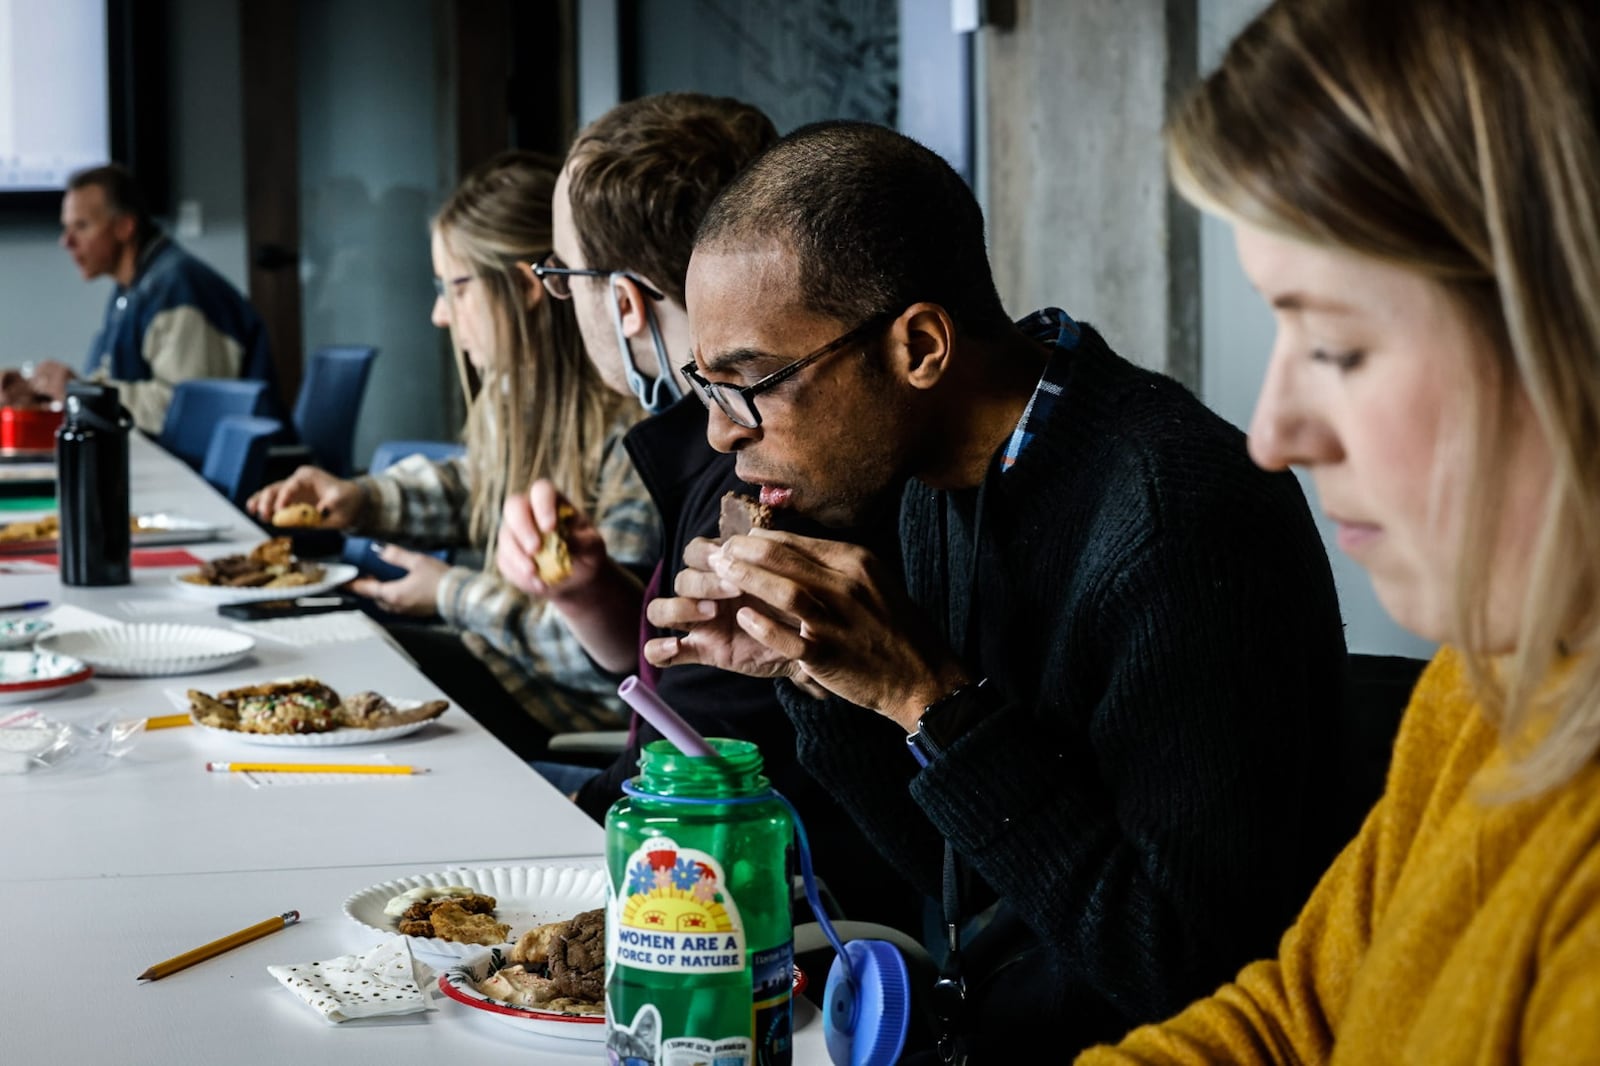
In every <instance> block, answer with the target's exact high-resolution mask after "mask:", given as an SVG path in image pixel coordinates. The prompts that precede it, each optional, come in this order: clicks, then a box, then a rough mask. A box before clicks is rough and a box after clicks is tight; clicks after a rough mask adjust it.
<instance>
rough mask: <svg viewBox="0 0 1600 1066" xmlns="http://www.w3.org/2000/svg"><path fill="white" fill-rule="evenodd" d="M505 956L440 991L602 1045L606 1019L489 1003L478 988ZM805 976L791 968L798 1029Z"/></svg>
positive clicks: (459, 972) (492, 956) (464, 967)
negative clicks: (792, 970)
mask: <svg viewBox="0 0 1600 1066" xmlns="http://www.w3.org/2000/svg"><path fill="white" fill-rule="evenodd" d="M506 961H507V960H506V955H505V953H504V952H502V951H501V950H500V949H499V948H492V949H490V950H489V951H487V952H485V953H484V954H482V955H479V956H478V957H476V958H473V959H469V960H467V961H466V962H465V963H462V964H461V965H459V966H455V967H453V968H451V969H449V970H446V971H445V972H444V973H442V974H440V975H439V991H441V992H443V993H444V994H445V995H446V996H448V997H450V998H451V999H453V1000H455V1001H456V1002H457V1003H460V1004H461V1005H462V1006H465V1007H471V1008H472V1009H473V1010H480V1011H483V1012H484V1014H485V1015H486V1016H488V1017H490V1018H493V1019H494V1020H495V1021H499V1022H504V1023H505V1024H507V1025H510V1026H512V1027H513V1028H516V1029H519V1030H521V1031H522V1032H524V1033H530V1034H538V1035H540V1036H550V1037H556V1038H559V1039H563V1040H583V1041H592V1042H594V1043H604V1042H605V1039H606V1027H605V1021H606V1018H605V1015H603V1014H562V1013H556V1012H552V1011H540V1010H533V1009H531V1008H528V1007H518V1006H515V1005H513V1004H510V1003H505V1002H502V1001H501V1000H498V999H492V998H490V997H489V996H486V995H484V994H483V993H482V992H479V991H478V985H479V984H481V983H482V982H484V981H487V980H488V979H489V978H490V977H492V976H494V974H495V973H496V972H497V971H498V970H499V969H500V968H501V967H502V966H504V965H505V964H506ZM806 984H807V981H806V975H805V972H804V971H803V970H801V969H800V967H798V966H796V967H795V968H794V996H795V1000H796V1004H795V1008H796V1019H795V1023H794V1027H795V1028H796V1029H798V1028H800V1025H801V1019H800V1016H799V1015H800V1009H801V1004H800V1002H799V1001H800V996H801V993H803V992H804V991H805V990H806Z"/></svg>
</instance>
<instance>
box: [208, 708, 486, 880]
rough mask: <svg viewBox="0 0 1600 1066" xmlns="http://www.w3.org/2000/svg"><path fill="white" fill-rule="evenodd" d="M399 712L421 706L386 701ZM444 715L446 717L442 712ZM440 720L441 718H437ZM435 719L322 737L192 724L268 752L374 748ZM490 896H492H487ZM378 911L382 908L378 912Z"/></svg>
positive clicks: (341, 731)
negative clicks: (358, 747)
mask: <svg viewBox="0 0 1600 1066" xmlns="http://www.w3.org/2000/svg"><path fill="white" fill-rule="evenodd" d="M389 702H390V703H392V704H394V705H395V707H396V708H398V709H399V710H402V711H405V710H409V709H411V708H412V707H416V706H418V705H419V704H421V703H422V702H423V701H422V700H390V701H389ZM443 713H444V714H448V713H449V710H448V709H446V710H445V711H444V712H443ZM441 717H442V715H441ZM438 720H439V719H438V718H428V719H424V720H423V721H421V722H407V723H406V724H405V725H391V726H384V727H383V728H382V729H353V728H350V727H348V726H345V727H341V728H339V729H330V730H328V731H327V732H326V733H246V732H243V731H241V730H238V729H221V728H219V727H217V726H214V725H201V724H200V723H199V722H196V723H195V726H196V728H198V729H199V730H200V731H201V732H202V733H214V734H216V735H217V736H219V737H227V738H228V739H229V740H242V741H243V742H244V743H246V744H262V745H265V746H266V747H269V748H339V747H344V746H345V745H347V744H375V743H377V742H378V741H380V740H396V739H398V738H400V737H408V736H410V735H411V734H412V733H417V732H420V731H421V730H424V729H426V728H428V726H430V725H432V724H433V723H434V722H437V721H438ZM490 895H493V893H490ZM378 909H379V910H380V911H381V910H382V909H383V908H382V907H380V908H378Z"/></svg>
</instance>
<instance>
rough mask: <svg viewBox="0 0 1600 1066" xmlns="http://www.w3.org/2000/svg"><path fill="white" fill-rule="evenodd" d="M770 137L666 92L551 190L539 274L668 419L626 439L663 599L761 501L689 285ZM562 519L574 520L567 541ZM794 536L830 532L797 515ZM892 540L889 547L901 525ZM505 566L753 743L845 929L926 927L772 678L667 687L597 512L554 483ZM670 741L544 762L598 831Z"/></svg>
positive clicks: (513, 578) (598, 134)
mask: <svg viewBox="0 0 1600 1066" xmlns="http://www.w3.org/2000/svg"><path fill="white" fill-rule="evenodd" d="M776 139H777V133H776V131H775V130H774V129H773V127H772V124H771V122H770V121H769V120H768V119H767V117H766V116H765V115H763V114H762V113H761V112H760V111H758V110H757V109H755V108H753V107H751V106H749V105H747V104H742V103H740V102H738V101H735V100H730V99H726V98H714V97H708V96H703V95H700V94H695V93H663V94H660V95H657V96H650V97H644V98H642V99H639V100H632V101H629V102H627V103H623V104H620V105H618V106H617V107H616V108H613V109H612V110H611V111H609V112H607V113H606V114H605V115H603V116H601V117H600V118H599V119H597V120H596V121H595V122H594V123H592V124H591V125H590V126H588V127H587V128H586V129H584V130H583V132H581V133H580V134H579V135H578V138H577V140H576V141H575V143H574V144H573V147H572V149H571V151H570V153H569V154H568V156H567V160H566V163H565V165H564V166H563V168H562V171H561V176H560V180H559V181H558V183H557V185H556V192H555V202H554V204H553V215H554V240H553V242H552V243H553V247H554V253H553V254H552V255H551V256H549V257H548V258H547V259H546V260H545V261H543V262H541V263H538V264H531V265H530V266H529V269H530V271H531V272H532V273H533V274H534V275H535V276H537V277H539V278H540V279H542V280H543V282H544V284H545V286H546V289H547V290H548V292H549V293H550V294H551V295H552V296H555V297H556V298H558V299H570V300H573V301H574V302H575V304H576V308H575V309H576V312H577V319H578V325H579V328H580V330H581V332H582V334H583V340H584V347H585V348H586V349H587V351H588V353H589V357H590V358H591V359H592V360H594V361H595V363H596V365H597V366H598V367H599V369H600V373H601V376H602V377H603V378H605V380H606V381H607V382H609V383H610V384H611V386H612V387H613V388H614V389H616V390H617V391H619V392H632V393H633V395H634V396H635V397H636V398H637V399H638V400H639V402H640V403H641V404H643V405H645V406H646V407H647V408H649V409H650V410H652V411H658V412H660V413H657V414H656V415H655V416H654V417H652V418H647V419H645V420H644V421H643V422H641V423H640V424H639V425H638V426H636V427H634V429H633V430H632V431H631V432H630V433H629V434H628V436H627V438H626V446H627V448H628V453H629V455H630V457H631V458H632V459H633V462H634V466H635V467H636V468H637V470H638V471H639V475H640V477H641V479H642V480H643V481H644V483H645V486H646V488H647V489H648V490H649V492H650V495H651V498H652V499H653V501H654V502H655V504H656V507H657V509H658V510H659V512H660V514H661V519H662V532H663V540H664V548H665V551H664V553H663V556H664V562H663V568H662V569H660V570H658V571H657V574H656V576H655V577H654V578H653V579H652V581H651V583H650V585H651V587H652V588H660V589H671V588H672V586H673V582H674V580H675V575H676V572H677V569H678V568H679V567H680V566H681V565H682V558H683V552H684V549H685V547H686V546H687V545H688V544H689V543H690V542H692V541H694V540H695V539H696V538H711V537H717V536H720V533H719V530H718V524H719V518H720V515H721V513H722V506H723V499H724V496H725V494H727V493H729V492H733V493H738V494H740V495H743V496H745V497H754V496H755V495H756V494H757V493H758V492H759V491H760V490H759V488H758V487H757V486H754V485H751V484H749V483H748V482H745V481H743V480H741V479H740V478H739V476H738V472H737V471H736V469H735V464H734V461H733V459H732V458H731V457H729V456H725V455H721V454H719V453H718V452H716V451H715V450H713V449H712V448H711V447H710V445H709V444H708V443H707V440H706V426H707V413H706V410H705V408H704V407H703V406H702V405H701V404H700V402H699V401H698V400H696V399H695V398H693V397H692V396H689V395H687V393H688V389H689V385H688V382H687V380H686V379H685V378H684V376H683V373H682V370H681V369H680V367H681V364H682V362H683V361H684V360H685V359H686V358H687V357H688V350H689V346H688V336H689V328H688V327H689V323H688V315H687V312H686V310H685V309H684V297H683V285H684V276H685V273H686V272H687V270H688V264H689V256H690V253H691V251H692V250H693V243H694V231H695V229H696V227H697V226H698V225H699V223H700V219H701V217H702V216H703V215H704V213H705V210H706V209H707V208H708V207H709V206H710V204H711V201H712V200H713V199H714V198H715V197H716V194H717V193H718V192H719V191H720V190H721V189H722V187H723V186H724V185H725V184H726V183H727V182H728V181H729V180H730V179H732V177H733V176H734V174H736V173H737V172H738V171H739V169H740V168H741V167H743V166H744V165H745V164H747V163H748V162H749V161H750V160H752V159H754V158H755V157H756V156H757V155H758V154H760V152H761V151H762V150H763V149H765V148H767V147H768V146H769V145H770V144H772V143H773V142H774V141H775V140H776ZM664 204H671V205H675V210H676V214H674V215H673V216H671V217H661V216H659V214H655V213H656V212H659V211H660V210H661V206H660V205H664ZM680 396H681V397H682V398H681V400H680V399H679V397H680ZM563 508H565V509H566V510H567V512H568V513H567V516H566V517H565V518H564V519H562V520H561V522H560V526H561V529H560V530H558V529H557V526H558V520H557V515H558V513H559V512H560V511H561V509H563ZM789 524H790V526H791V527H792V528H800V529H804V530H807V531H808V532H811V533H819V534H820V533H821V532H823V531H822V530H821V529H820V527H816V526H815V525H812V524H810V523H807V522H806V521H805V520H804V519H801V518H800V517H799V516H795V515H792V514H791V515H790V516H789ZM887 532H888V534H889V535H890V536H891V537H892V529H889V530H887ZM552 541H556V542H559V543H560V544H562V545H564V547H565V552H566V558H565V569H567V571H568V573H567V576H566V577H565V578H563V579H561V580H559V581H552V580H551V579H550V578H548V577H544V576H543V575H541V573H540V571H539V565H540V562H541V561H542V560H543V561H548V560H550V558H551V557H552V556H553V555H555V554H558V552H557V550H556V549H554V548H553V547H552ZM496 565H497V566H498V568H499V570H500V573H501V575H502V576H503V577H504V578H505V579H506V580H508V581H510V582H511V583H512V584H514V585H516V586H517V587H518V588H521V589H522V590H523V591H525V592H527V593H528V594H529V595H532V596H541V597H545V598H547V599H548V600H549V602H550V603H551V604H552V605H553V606H555V608H556V609H557V610H558V611H560V612H561V614H562V617H563V618H564V620H565V621H566V623H567V625H568V626H569V628H570V629H571V631H572V632H573V633H574V634H575V635H577V636H578V638H579V640H580V641H582V642H583V644H584V646H585V648H586V649H587V650H588V652H589V654H590V655H591V656H592V657H593V659H594V660H595V661H596V662H597V663H598V664H600V665H601V666H602V667H604V668H605V669H607V670H610V671H613V672H615V673H631V672H635V671H637V672H638V673H639V675H640V679H641V681H642V682H643V683H645V684H647V685H651V686H652V687H655V688H656V689H657V690H658V692H659V694H660V696H661V697H662V698H663V699H664V700H665V701H666V702H667V703H668V704H669V705H671V706H672V707H673V708H674V709H676V710H677V711H678V713H679V714H681V715H683V716H684V718H686V719H687V720H689V721H690V722H691V723H692V724H693V725H694V726H695V728H697V729H698V730H699V731H700V732H702V733H703V734H705V735H708V736H718V737H732V738H737V739H743V740H749V741H753V742H754V743H756V744H757V745H758V746H759V747H760V748H761V751H762V754H763V757H764V760H765V766H766V773H767V775H768V776H769V778H771V780H772V781H773V783H774V784H775V785H776V786H777V787H778V788H779V789H780V790H781V791H783V792H784V793H785V794H786V795H787V796H788V797H789V798H790V799H791V800H792V801H793V802H794V803H795V804H796V805H797V807H799V809H800V810H801V812H802V814H803V816H804V817H805V819H806V822H807V825H808V826H809V827H810V828H811V829H812V840H813V843H814V847H815V852H816V864H817V867H818V870H819V872H820V873H821V874H822V876H823V877H824V879H825V880H827V882H828V884H829V886H830V888H831V889H832V890H833V893H834V895H835V896H836V897H837V898H838V899H839V900H840V902H841V903H842V905H843V907H844V910H845V912H846V913H847V914H848V915H849V916H850V917H852V918H858V919H862V920H878V921H888V922H892V923H896V924H902V925H903V924H905V923H907V922H911V921H914V920H916V917H917V916H916V913H915V912H916V910H917V906H916V905H915V893H913V892H912V891H911V889H910V886H909V885H903V887H901V888H899V889H898V890H897V891H889V890H887V889H886V887H885V886H886V885H889V884H900V883H899V882H897V881H896V879H895V876H894V874H893V871H891V870H889V869H888V868H887V867H886V865H885V864H884V863H883V861H882V860H881V859H880V858H879V857H878V856H877V854H876V852H874V851H873V849H872V848H871V846H870V845H869V844H868V843H867V842H866V840H865V839H864V838H863V837H862V836H861V835H860V833H859V831H858V830H857V829H856V828H855V827H854V825H853V824H851V823H850V821H849V818H848V816H847V815H845V813H844V812H843V810H842V809H840V808H839V806H838V805H837V804H836V803H835V802H834V801H833V799H832V798H831V797H830V796H828V795H827V794H826V793H825V792H824V791H823V790H822V789H820V788H819V787H818V785H817V783H816V782H815V781H814V780H813V779H812V778H811V777H810V776H809V775H807V774H806V773H805V772H804V771H803V770H802V769H801V768H800V766H799V764H798V761H797V758H796V753H795V737H794V730H793V728H792V727H791V726H790V724H789V722H788V719H787V718H785V717H784V715H783V712H782V711H781V710H780V709H779V707H778V703H777V697H776V694H775V693H774V691H773V688H772V685H771V684H770V683H769V682H766V681H764V680H759V679H753V678H749V677H745V676H742V675H739V674H735V673H729V672H725V671H722V670H719V669H715V668H714V667H712V666H697V667H691V668H688V669H684V670H675V671H672V672H671V673H670V674H667V675H658V672H657V671H655V670H654V669H653V668H651V667H650V665H649V664H648V663H647V662H644V661H643V660H642V659H641V658H640V654H639V650H640V640H641V629H643V628H645V620H644V617H643V610H644V603H645V596H644V592H645V590H644V589H641V587H640V585H639V583H638V581H637V580H635V579H633V577H632V576H631V575H630V574H628V573H627V572H626V571H624V570H623V569H622V568H621V567H618V566H617V565H616V564H615V563H614V562H613V561H611V560H610V559H608V558H607V556H606V551H605V545H604V543H603V542H602V541H601V540H600V538H599V536H598V534H597V533H596V532H595V530H594V527H593V525H592V524H591V523H590V522H589V520H588V518H587V516H585V515H584V514H583V513H582V512H581V509H577V508H574V507H573V506H572V505H571V504H570V503H569V502H568V501H565V500H562V499H560V498H559V496H558V495H557V494H556V492H555V490H554V488H553V487H552V486H551V485H550V483H549V482H547V481H540V482H535V483H534V485H533V486H532V487H531V489H530V491H529V492H527V493H526V494H517V495H512V496H510V497H508V498H507V501H506V504H505V507H504V511H503V520H502V523H501V527H500V533H499V539H498V545H497V551H496ZM646 635H654V633H653V631H651V632H649V633H647V634H646ZM659 735H660V734H658V733H657V732H655V730H654V729H653V728H652V727H650V726H649V725H648V724H647V723H642V722H636V723H635V728H634V730H633V731H632V735H631V737H630V740H629V744H628V747H627V750H625V751H624V752H623V753H622V754H621V755H619V756H618V757H617V758H616V759H615V760H614V761H613V762H612V763H611V764H610V765H609V766H607V767H606V768H604V769H603V770H601V771H600V772H599V773H598V774H594V773H593V772H592V771H590V770H588V769H587V768H583V767H573V766H561V765H552V764H550V763H548V762H540V763H536V764H535V766H536V767H537V768H538V769H539V770H540V772H542V773H544V774H545V775H546V776H547V777H549V778H550V779H551V780H552V781H553V782H554V783H555V784H556V785H557V786H558V787H561V788H562V789H563V790H564V791H567V792H568V793H569V794H571V795H572V796H573V798H574V799H575V800H576V802H577V803H578V804H579V806H581V807H582V808H583V809H584V810H585V811H587V812H588V813H589V814H590V815H591V816H592V817H594V818H595V819H596V820H597V821H598V820H602V819H603V818H604V817H605V812H606V811H607V809H608V808H609V807H610V806H611V804H612V803H613V802H614V801H615V800H616V799H617V798H618V797H619V796H620V795H621V788H622V783H623V782H624V781H626V780H627V779H628V778H629V777H631V776H633V774H634V773H635V772H636V770H637V767H638V760H639V749H640V747H641V746H642V745H643V744H645V743H648V742H649V741H651V740H654V739H657V738H658V737H659ZM830 873H831V874H832V876H830Z"/></svg>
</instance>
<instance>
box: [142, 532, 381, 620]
mask: <svg viewBox="0 0 1600 1066" xmlns="http://www.w3.org/2000/svg"><path fill="white" fill-rule="evenodd" d="M356 573H357V571H356V568H355V567H353V566H351V565H349V564H348V563H317V562H311V561H309V560H306V559H301V558H299V557H297V556H296V555H295V554H294V549H293V546H292V544H291V543H290V540H289V538H288V537H274V538H273V539H271V540H268V541H263V542H262V543H260V544H258V545H256V546H255V547H254V548H252V549H251V550H250V551H249V552H246V553H243V554H239V555H224V556H222V557H221V558H218V559H212V560H211V561H210V562H207V563H205V564H204V565H202V566H201V567H200V569H198V570H185V571H182V572H180V573H177V574H173V575H172V583H173V584H174V585H176V586H177V587H178V588H180V589H182V590H183V591H184V592H185V593H187V594H188V595H190V596H194V597H198V598H200V599H205V600H210V601H211V602H212V603H219V604H221V603H257V602H264V601H267V600H291V599H294V598H295V597H296V596H314V595H316V594H317V593H319V592H327V591H328V590H330V589H335V588H338V587H339V586H340V585H343V584H344V583H345V582H347V581H351V580H353V579H354V578H355V576H356Z"/></svg>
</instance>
